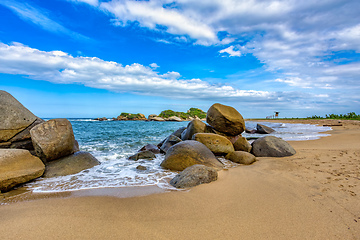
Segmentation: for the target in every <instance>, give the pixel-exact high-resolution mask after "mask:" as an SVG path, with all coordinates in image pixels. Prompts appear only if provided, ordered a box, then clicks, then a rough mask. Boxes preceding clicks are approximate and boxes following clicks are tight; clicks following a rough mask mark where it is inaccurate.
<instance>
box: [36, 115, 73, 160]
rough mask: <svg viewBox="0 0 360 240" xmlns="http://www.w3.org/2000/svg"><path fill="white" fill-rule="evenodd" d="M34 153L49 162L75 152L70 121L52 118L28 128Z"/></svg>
mask: <svg viewBox="0 0 360 240" xmlns="http://www.w3.org/2000/svg"><path fill="white" fill-rule="evenodd" d="M30 134H31V139H32V142H33V145H34V148H35V152H36V155H37V156H38V157H39V158H40V159H41V160H42V161H43V162H49V161H52V160H56V159H59V158H61V157H65V156H68V155H71V154H73V153H74V152H75V137H74V133H73V129H72V126H71V123H70V122H69V121H68V120H67V119H64V118H58V119H52V120H49V121H46V122H44V123H41V124H39V125H36V126H35V127H33V128H32V129H31V130H30Z"/></svg>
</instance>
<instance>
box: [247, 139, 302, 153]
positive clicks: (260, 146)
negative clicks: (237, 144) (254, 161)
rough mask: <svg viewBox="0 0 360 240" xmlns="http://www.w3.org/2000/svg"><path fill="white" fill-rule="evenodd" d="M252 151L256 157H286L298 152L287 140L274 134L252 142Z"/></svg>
mask: <svg viewBox="0 0 360 240" xmlns="http://www.w3.org/2000/svg"><path fill="white" fill-rule="evenodd" d="M251 153H252V154H254V155H255V156H256V157H286V156H291V155H294V154H295V153H296V151H295V149H294V148H293V147H292V146H291V145H290V144H289V143H287V142H286V141H284V140H282V139H281V138H277V137H274V136H266V137H262V138H259V139H257V140H255V141H254V142H253V143H252V150H251Z"/></svg>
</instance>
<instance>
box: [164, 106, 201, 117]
mask: <svg viewBox="0 0 360 240" xmlns="http://www.w3.org/2000/svg"><path fill="white" fill-rule="evenodd" d="M172 116H176V117H179V118H182V119H188V118H189V117H192V118H195V116H197V117H198V118H200V119H203V118H206V112H204V111H203V110H201V109H199V108H190V109H189V110H188V111H187V112H186V113H184V112H175V111H173V110H164V111H162V112H161V113H160V114H159V117H162V118H169V117H172Z"/></svg>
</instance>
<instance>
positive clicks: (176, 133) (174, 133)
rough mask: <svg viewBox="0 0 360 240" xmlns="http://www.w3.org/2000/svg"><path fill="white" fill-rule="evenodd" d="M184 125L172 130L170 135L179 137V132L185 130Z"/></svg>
mask: <svg viewBox="0 0 360 240" xmlns="http://www.w3.org/2000/svg"><path fill="white" fill-rule="evenodd" d="M185 129H186V127H181V128H179V129H178V130H176V131H175V132H173V133H172V134H171V135H174V136H177V137H178V138H181V133H183V132H184V131H185Z"/></svg>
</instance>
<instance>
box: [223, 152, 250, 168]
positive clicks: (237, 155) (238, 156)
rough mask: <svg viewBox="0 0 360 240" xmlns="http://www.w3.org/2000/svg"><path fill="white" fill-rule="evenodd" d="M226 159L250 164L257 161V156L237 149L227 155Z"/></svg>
mask: <svg viewBox="0 0 360 240" xmlns="http://www.w3.org/2000/svg"><path fill="white" fill-rule="evenodd" d="M225 158H226V159H228V160H230V161H232V162H235V163H240V164H245V165H250V164H252V163H253V162H255V161H256V157H255V156H254V155H252V154H251V153H248V152H244V151H235V152H232V153H229V154H228V155H226V156H225Z"/></svg>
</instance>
